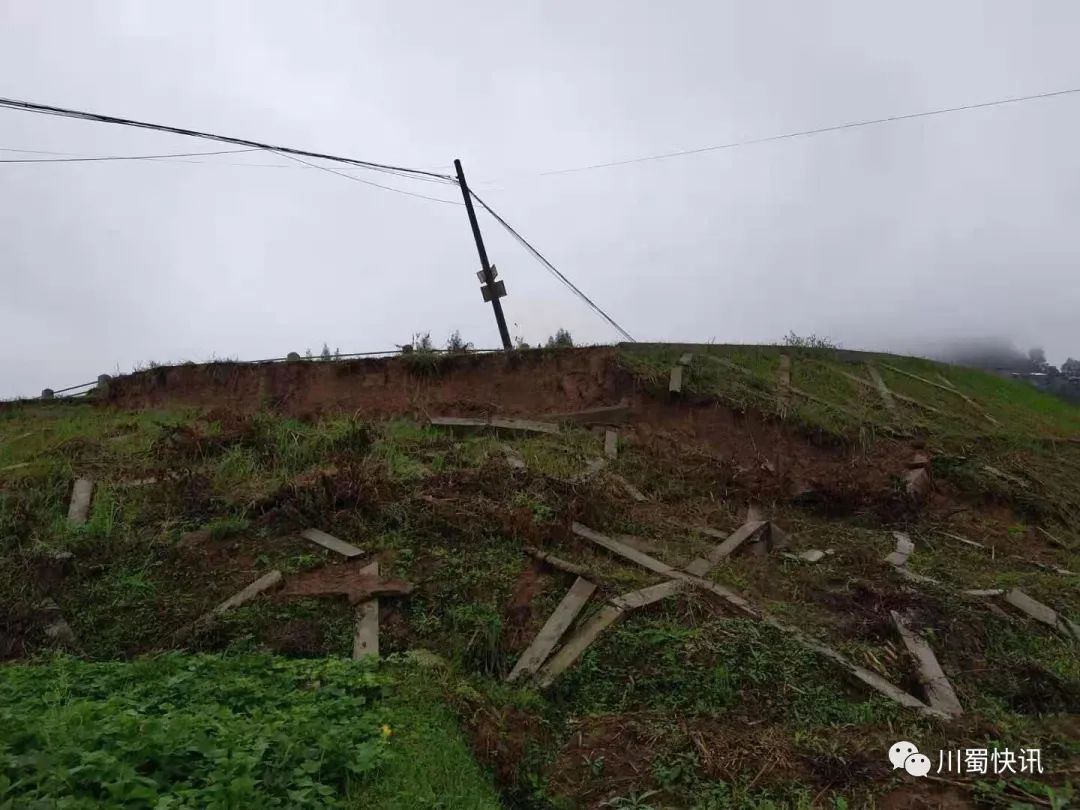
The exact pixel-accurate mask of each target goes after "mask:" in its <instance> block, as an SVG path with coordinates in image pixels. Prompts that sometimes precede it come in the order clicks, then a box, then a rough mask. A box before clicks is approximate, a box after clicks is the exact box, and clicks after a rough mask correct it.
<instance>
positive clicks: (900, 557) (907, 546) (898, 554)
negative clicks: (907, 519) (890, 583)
mask: <svg viewBox="0 0 1080 810" xmlns="http://www.w3.org/2000/svg"><path fill="white" fill-rule="evenodd" d="M892 535H893V537H894V538H896V551H894V552H892V553H891V554H889V556H887V557H886V558H885V562H887V563H888V564H889V565H895V566H898V567H899V566H901V565H904V564H905V563H906V562H907V561H908V557H910V556H911V552H913V551H914V550H915V544H914V543H913V542H911V538H910V537H908V536H907V535H906V534H904V533H903V532H893V533H892Z"/></svg>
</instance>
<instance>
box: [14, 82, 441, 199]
mask: <svg viewBox="0 0 1080 810" xmlns="http://www.w3.org/2000/svg"><path fill="white" fill-rule="evenodd" d="M0 108H6V109H10V110H21V111H23V112H32V113H38V114H41V115H57V116H60V117H62V118H78V119H81V120H84V121H95V122H98V123H103V124H116V125H119V126H126V127H136V128H139V129H152V130H155V131H157V132H170V133H172V134H174V135H186V136H188V137H192V138H205V139H207V140H211V141H220V142H221V143H232V144H236V145H237V146H249V147H254V148H255V149H266V150H267V151H271V152H277V153H281V154H289V155H299V156H301V157H309V158H317V159H320V160H332V161H335V162H338V163H348V164H350V165H353V166H359V167H361V168H365V169H371V170H373V171H384V172H399V173H403V174H407V175H413V176H425V177H431V178H436V179H437V180H440V181H445V180H450V181H453V178H452V177H449V176H448V175H444V174H438V173H436V172H427V171H423V170H421V169H409V168H405V167H402V166H392V165H388V164H385V163H373V162H371V161H366V160H357V159H355V158H346V157H339V156H337V155H328V154H324V153H322V152H309V151H307V150H305V149H294V148H292V147H288V146H274V145H272V144H268V143H262V142H260V141H251V140H247V139H246V138H234V137H231V136H228V135H215V134H214V133H211V132H202V131H199V130H195V129H184V128H182V127H173V126H168V125H166V124H152V123H148V122H146V121H136V120H134V119H131V118H117V117H115V116H111V115H102V114H100V113H92V112H85V111H83V110H72V109H68V108H66V107H53V106H50V105H47V104H36V103H34V102H31V101H20V100H18V99H9V98H0Z"/></svg>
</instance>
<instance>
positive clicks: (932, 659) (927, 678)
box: [890, 610, 964, 717]
mask: <svg viewBox="0 0 1080 810" xmlns="http://www.w3.org/2000/svg"><path fill="white" fill-rule="evenodd" d="M890 613H891V614H892V620H893V624H895V625H896V630H897V632H898V633H900V638H901V639H902V640H903V642H904V646H905V647H907V651H908V652H909V653H911V657H912V658H914V659H915V663H916V664H917V667H918V676H919V682H920V683H921V684H922V685H923V689H925V690H926V699H927V700H928V701H929V703H930V705H931V706H932V707H933V708H935V709H938V710H939V711H942V712H944V713H945V714H947V715H949V716H950V717H959V716H960V715H961V714H963V713H964V710H963V708H962V707H961V706H960V700H959V698H957V697H956V691H955V690H954V689H953V687H952V684H951V683H949V679H948V678H947V677H946V676H945V672H944V671H943V670H942V669H941V664H939V663H938V660H937V656H936V655H934V651H933V649H931V647H930V645H929V644H927V642H926V639H924V638H923V637H922V636H921V635H917V634H916V633H914V632H912V630H911V628H910V627H908V625H907V623H906V622H905V621H904V619H903V617H902V616H901V615H900V614H899V613H897V612H896V611H895V610H893V611H890Z"/></svg>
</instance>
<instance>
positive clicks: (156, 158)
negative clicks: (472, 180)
mask: <svg viewBox="0 0 1080 810" xmlns="http://www.w3.org/2000/svg"><path fill="white" fill-rule="evenodd" d="M261 151H265V150H261V149H235V150H229V151H225V152H192V153H190V154H192V155H228V154H234V153H237V154H238V153H241V152H261ZM0 152H17V153H20V154H26V155H56V156H63V157H67V158H81V159H84V160H96V161H110V160H147V161H149V162H153V163H184V164H187V165H189V166H237V167H239V168H243V169H293V170H296V169H301V170H304V171H306V170H307V169H308V168H314V169H318V168H322V167H320V166H313V165H305V166H291V165H285V164H282V163H229V162H226V161H220V160H212V161H207V160H169V159H168V158H170V157H172V156H171V155H86V154H80V153H77V152H50V151H46V150H44V149H14V148H11V147H0ZM65 162H69V161H62V160H26V161H18V160H0V163H65ZM440 168H441V167H440ZM341 171H351V172H355V171H369V170H368V169H366V168H364V167H361V166H347V167H345V168H344V169H342V170H341ZM387 174H399V173H397V172H387ZM399 176H401V177H406V178H408V179H409V180H424V181H426V182H429V183H449V184H451V185H453V184H454V182H455V181H454V179H453V178H452V177H448V178H447V179H445V180H442V179H438V180H437V179H435V178H434V177H414V176H412V175H407V174H399Z"/></svg>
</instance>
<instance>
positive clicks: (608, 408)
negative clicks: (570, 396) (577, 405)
mask: <svg viewBox="0 0 1080 810" xmlns="http://www.w3.org/2000/svg"><path fill="white" fill-rule="evenodd" d="M629 417H630V405H629V404H628V403H626V402H621V403H619V404H618V405H602V406H600V407H599V408H586V409H585V410H582V411H570V412H569V413H560V414H555V415H554V416H550V417H548V418H549V419H551V420H553V421H556V422H570V423H572V424H575V425H617V424H621V423H623V422H625V421H626V420H627V419H628V418H629Z"/></svg>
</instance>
